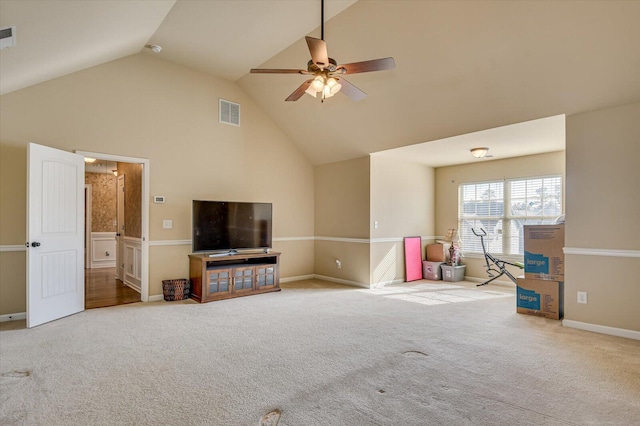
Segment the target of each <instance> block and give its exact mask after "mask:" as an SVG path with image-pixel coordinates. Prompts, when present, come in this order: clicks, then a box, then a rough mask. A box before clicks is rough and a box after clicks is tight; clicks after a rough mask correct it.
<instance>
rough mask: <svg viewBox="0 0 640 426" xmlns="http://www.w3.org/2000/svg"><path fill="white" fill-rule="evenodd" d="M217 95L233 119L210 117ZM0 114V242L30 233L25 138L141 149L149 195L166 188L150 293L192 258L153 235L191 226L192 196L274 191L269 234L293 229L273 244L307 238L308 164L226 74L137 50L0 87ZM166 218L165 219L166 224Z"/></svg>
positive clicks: (18, 240)
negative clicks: (236, 112) (234, 113)
mask: <svg viewBox="0 0 640 426" xmlns="http://www.w3.org/2000/svg"><path fill="white" fill-rule="evenodd" d="M218 98H223V99H227V100H230V101H233V102H238V103H240V104H241V110H242V111H241V112H242V118H241V124H242V125H241V126H240V127H236V126H230V125H225V124H220V123H218ZM0 114H1V116H0V159H1V160H0V161H1V163H0V165H1V166H2V167H1V169H0V218H1V220H0V245H24V242H25V241H26V239H25V238H26V237H25V234H26V231H25V227H26V221H25V216H26V212H25V205H26V146H27V143H28V142H36V143H40V144H43V145H48V146H51V147H54V148H58V149H63V150H67V151H74V150H80V151H88V152H101V153H106V154H114V155H121V156H127V157H137V158H146V159H149V161H150V195H151V196H153V195H164V196H165V197H166V203H165V204H154V203H150V212H149V217H150V235H149V241H150V244H151V247H150V259H149V261H150V267H149V269H150V283H149V285H150V295H152V296H153V295H159V294H161V291H160V289H161V280H163V279H169V278H178V277H183V276H185V273H186V271H187V269H188V261H187V258H186V253H187V252H188V251H189V249H190V247H189V246H185V245H180V244H178V245H175V246H162V247H154V246H153V242H154V241H158V240H162V241H167V240H188V239H190V238H191V235H190V234H191V233H190V229H191V225H190V222H191V200H192V199H225V200H238V201H266V202H272V203H273V212H274V224H273V236H274V238H276V239H277V238H281V239H282V238H284V239H287V238H290V239H292V240H291V241H287V242H286V244H284V243H283V244H282V245H281V247H283V249H286V250H287V251H293V252H296V251H303V250H308V249H309V246H310V242H309V240H305V239H304V238H305V237H306V238H308V237H310V236H312V235H313V232H314V225H313V224H314V207H313V206H314V199H313V194H314V187H313V181H314V174H313V173H314V172H313V167H312V166H311V164H310V163H309V161H307V159H306V158H305V157H304V156H303V155H302V153H301V152H300V151H299V149H298V148H297V147H296V146H295V145H294V144H293V143H292V142H291V141H290V140H289V139H288V138H287V137H286V136H285V135H284V134H283V133H282V131H281V130H280V129H279V128H278V127H277V126H275V125H274V124H273V122H271V121H270V120H269V119H268V118H267V117H266V115H265V114H264V113H263V112H262V111H261V110H260V109H259V108H257V107H256V105H255V104H254V103H253V101H252V100H251V99H250V98H249V97H248V96H247V95H246V94H245V93H244V92H243V91H242V90H240V89H239V88H238V86H237V85H236V84H234V83H230V82H228V81H226V80H222V79H217V78H215V77H211V76H208V75H206V74H203V73H200V72H196V71H193V70H189V69H187V68H184V67H181V66H178V65H174V64H171V63H168V62H165V61H161V60H157V59H155V58H153V57H149V56H145V55H133V56H130V57H127V58H124V59H121V60H117V61H113V62H110V63H107V64H104V65H100V66H97V67H94V68H90V69H88V70H85V71H81V72H78V73H75V74H71V75H68V76H65V77H61V78H58V79H55V80H51V81H48V82H45V83H42V84H39V85H36V86H32V87H29V88H26V89H23V90H19V91H16V92H13V93H9V94H6V95H3V96H1V97H0ZM365 194H368V190H367V191H365ZM365 197H368V195H365ZM367 202H368V200H367ZM163 219H172V220H173V224H174V227H173V229H163V228H162V220H163ZM365 227H366V225H365ZM296 238H302V239H300V240H296ZM279 244H280V243H279ZM311 256H312V254H309V256H308V257H309V258H310V257H311ZM10 257H11V259H13V257H19V258H20V259H22V261H21V262H13V261H12V262H9V261H8V259H9V258H10ZM298 257H299V256H297V255H289V254H288V253H283V258H285V259H291V260H296V259H298ZM0 259H1V261H2V265H3V268H2V269H3V271H2V278H3V280H2V282H1V283H0V299H2V300H3V302H2V305H0V314H8V313H14V312H16V311H17V312H23V311H24V310H25V305H24V293H25V291H26V289H25V282H24V280H25V273H24V267H23V265H24V252H20V253H13V252H11V253H8V252H0ZM302 264H303V265H304V266H303V268H309V269H307V270H303V269H302V268H300V267H290V266H289V265H283V269H282V271H283V273H282V274H281V276H282V277H284V278H286V275H285V271H291V273H295V274H297V275H307V274H312V273H313V266H312V265H313V262H312V261H309V259H308V258H307V259H304V261H303V263H302ZM5 265H6V269H5ZM286 273H289V272H286ZM5 276H9V277H12V278H11V279H10V280H5V279H4V277H5ZM5 296H6V297H5ZM7 298H8V299H10V300H7ZM19 298H22V301H21V300H19Z"/></svg>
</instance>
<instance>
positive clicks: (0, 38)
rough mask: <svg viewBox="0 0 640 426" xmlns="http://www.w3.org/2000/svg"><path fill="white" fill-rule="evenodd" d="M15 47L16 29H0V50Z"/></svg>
mask: <svg viewBox="0 0 640 426" xmlns="http://www.w3.org/2000/svg"><path fill="white" fill-rule="evenodd" d="M15 45H16V27H6V28H0V50H2V49H5V48H7V47H13V46H15Z"/></svg>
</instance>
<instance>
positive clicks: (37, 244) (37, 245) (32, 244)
mask: <svg viewBox="0 0 640 426" xmlns="http://www.w3.org/2000/svg"><path fill="white" fill-rule="evenodd" d="M31 247H40V243H39V242H37V241H34V242H32V243H31Z"/></svg>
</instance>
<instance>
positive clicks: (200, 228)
mask: <svg viewBox="0 0 640 426" xmlns="http://www.w3.org/2000/svg"><path fill="white" fill-rule="evenodd" d="M192 213H193V216H192V225H193V238H192V242H193V252H194V253H202V252H229V253H234V252H236V251H238V250H247V249H264V250H267V249H270V248H271V222H272V206H271V203H246V202H237V201H206V200H193V210H192Z"/></svg>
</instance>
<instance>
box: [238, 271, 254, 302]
mask: <svg viewBox="0 0 640 426" xmlns="http://www.w3.org/2000/svg"><path fill="white" fill-rule="evenodd" d="M255 276H256V270H255V268H254V267H253V266H241V267H234V268H233V293H234V295H236V296H240V295H243V294H249V293H252V292H253V290H254V288H255V281H256V278H255Z"/></svg>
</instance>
